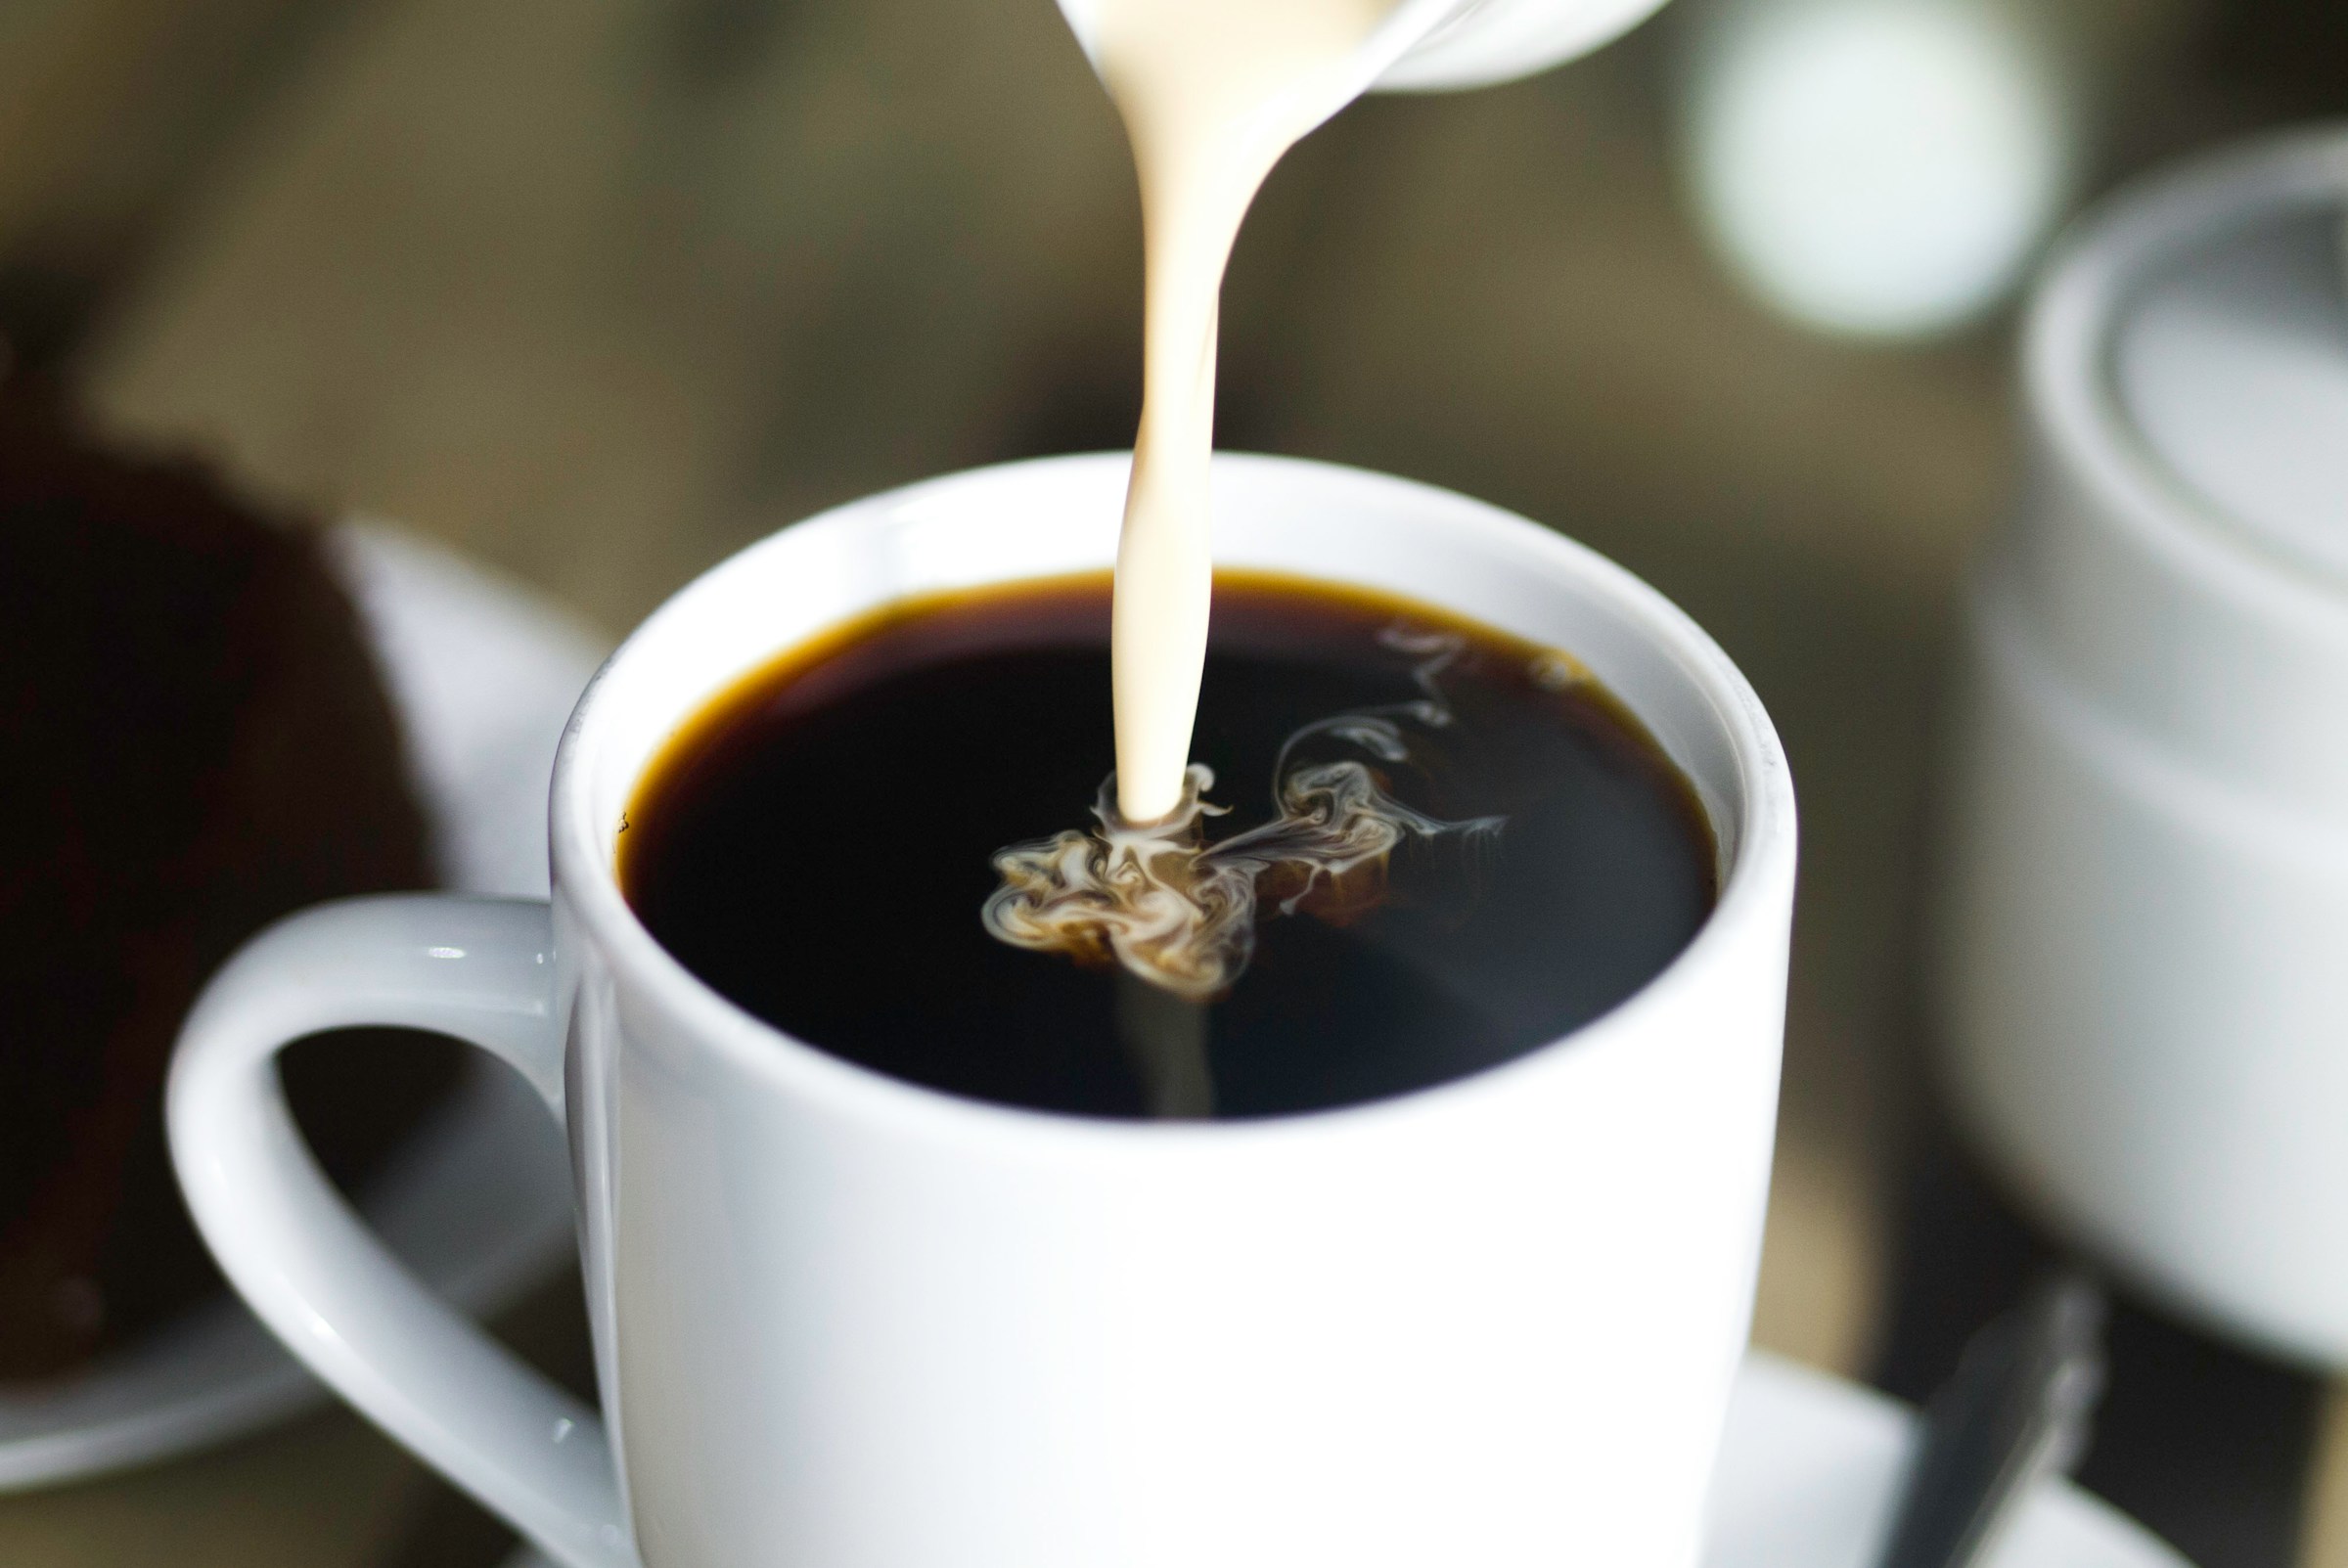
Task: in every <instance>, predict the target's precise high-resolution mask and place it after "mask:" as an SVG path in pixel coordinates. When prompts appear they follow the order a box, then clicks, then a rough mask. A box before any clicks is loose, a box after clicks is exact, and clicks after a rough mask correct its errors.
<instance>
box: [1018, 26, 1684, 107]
mask: <svg viewBox="0 0 2348 1568" xmlns="http://www.w3.org/2000/svg"><path fill="white" fill-rule="evenodd" d="M1102 4H1103V0H1060V9H1061V13H1062V14H1063V15H1065V16H1066V17H1067V19H1068V25H1069V26H1070V27H1072V28H1074V29H1075V32H1076V41H1077V42H1078V43H1080V44H1082V45H1083V46H1084V51H1085V53H1086V54H1087V55H1088V56H1089V55H1091V54H1092V53H1093V38H1094V33H1095V19H1096V18H1097V17H1098V15H1099V13H1100V10H1101V7H1102ZM1662 4H1663V0H1400V3H1399V4H1397V5H1396V6H1395V7H1394V10H1393V12H1392V13H1391V14H1390V15H1389V16H1388V17H1387V18H1386V20H1385V22H1383V23H1381V24H1380V25H1379V27H1378V29H1377V33H1376V34H1375V35H1374V36H1373V37H1372V38H1371V40H1370V42H1369V44H1368V45H1367V46H1365V47H1364V49H1363V50H1362V53H1361V56H1360V59H1359V62H1358V65H1359V67H1360V69H1359V72H1358V75H1357V77H1356V79H1355V80H1354V82H1353V83H1352V84H1351V86H1352V90H1351V92H1349V93H1347V94H1345V97H1346V98H1351V97H1355V96H1358V95H1359V94H1361V93H1364V92H1368V91H1373V90H1378V91H1391V92H1441V91H1447V90H1449V89H1452V88H1459V87H1482V86H1486V85H1488V84H1490V83H1493V82H1503V81H1511V80H1513V79H1514V78H1516V77H1518V76H1530V75H1532V74H1533V73H1534V72H1536V71H1542V70H1547V69H1548V68H1549V67H1552V66H1555V65H1559V64H1561V63H1562V62H1564V61H1568V60H1571V59H1573V58H1574V57H1575V56H1576V55H1585V54H1588V53H1589V52H1590V51H1591V50H1593V49H1596V48H1597V47H1599V45H1601V44H1603V43H1606V42H1608V41H1609V40H1611V39H1614V38H1616V37H1619V36H1620V35H1621V34H1623V33H1625V32H1628V31H1629V30H1630V29H1631V28H1632V27H1634V26H1636V25H1638V24H1639V23H1640V22H1643V21H1645V20H1646V19H1647V18H1648V15H1650V14H1651V13H1653V12H1654V11H1656V10H1658V9H1659V8H1660V7H1661V6H1662ZM1340 102H1342V100H1340ZM1334 107H1336V106H1334V105H1332V109H1333V108H1334Z"/></svg>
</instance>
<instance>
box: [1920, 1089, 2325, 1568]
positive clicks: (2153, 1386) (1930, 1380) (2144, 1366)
mask: <svg viewBox="0 0 2348 1568" xmlns="http://www.w3.org/2000/svg"><path fill="white" fill-rule="evenodd" d="M1907 1180H1908V1187H1907V1194H1906V1203H1905V1207H1904V1212H1903V1213H1902V1215H1901V1216H1900V1221H1901V1223H1900V1225H1899V1228H1898V1232H1897V1233H1898V1236H1899V1241H1898V1256H1897V1258H1896V1259H1895V1262H1894V1266H1893V1272H1892V1277H1891V1281H1890V1294H1889V1300H1888V1301H1887V1302H1886V1304H1885V1306H1886V1311H1887V1315H1888V1320H1889V1321H1888V1322H1887V1324H1886V1329H1885V1334H1884V1340H1883V1351H1882V1355H1881V1359H1880V1361H1879V1363H1878V1365H1877V1367H1876V1372H1875V1377H1874V1381H1875V1382H1876V1383H1878V1384H1879V1385H1880V1386H1881V1387H1883V1388H1884V1389H1886V1390H1887V1391H1889V1392H1890V1393H1893V1394H1896V1395H1898V1396H1900V1397H1901V1398H1904V1399H1911V1400H1920V1399H1923V1398H1926V1397H1928V1396H1929V1395H1930V1394H1931V1393H1932V1391H1933V1390H1934V1389H1935V1388H1936V1387H1938V1386H1939V1385H1940V1384H1941V1383H1942V1382H1943V1381H1944V1380H1945V1379H1946V1378H1947V1377H1948V1376H1949V1375H1950V1372H1951V1369H1952V1368H1953V1367H1954V1366H1956V1365H1957V1363H1958V1360H1959V1356H1960V1351H1961V1348H1962V1347H1963V1346H1964V1344H1965V1343H1966V1341H1967V1340H1968V1339H1969V1338H1970V1337H1971V1336H1972V1335H1973V1334H1974V1333H1975V1332H1977V1331H1978V1330H1979V1329H1980V1327H1981V1325H1982V1324H1983V1323H1986V1322H1990V1321H1991V1320H1992V1319H1993V1318H1994V1317H1995V1316H1996V1315H1997V1314H1998V1312H1999V1311H2000V1310H2001V1309H2002V1308H2003V1307H2004V1306H2005V1304H2006V1303H2007V1302H2009V1301H2011V1300H2012V1299H2014V1297H2015V1296H2016V1295H2018V1294H2019V1293H2020V1292H2021V1291H2023V1290H2024V1289H2026V1288H2027V1287H2028V1285H2029V1282H2030V1281H2031V1280H2032V1279H2033V1278H2036V1277H2041V1276H2042V1275H2043V1274H2044V1273H2045V1272H2046V1271H2047V1270H2048V1269H2050V1268H2053V1267H2055V1266H2056V1265H2057V1264H2058V1263H2059V1262H2060V1261H2061V1254H2060V1253H2059V1252H2058V1250H2057V1249H2056V1247H2055V1244H2054V1243H2053V1242H2052V1241H2051V1240H2049V1239H2047V1238H2046V1237H2045V1236H2044V1235H2043V1234H2042V1233H2041V1232H2038V1231H2037V1230H2036V1229H2035V1228H2033V1227H2032V1226H2031V1225H2030V1224H2029V1223H2028V1222H2027V1221H2025V1220H2023V1219H2022V1218H2021V1217H2020V1216H2019V1215H2017V1214H2016V1213H2014V1211H2013V1210H2012V1209H2011V1208H2009V1206H2008V1205H2007V1203H2006V1202H2005V1200H2004V1199H2003V1198H2002V1197H2001V1196H1999V1195H1998V1194H1997V1193H1996V1192H1995V1191H1994V1190H1993V1189H1992V1188H1991V1187H1989V1186H1988V1184H1987V1183H1986V1182H1985V1181H1984V1180H1983V1179H1982V1177H1981V1176H1980V1175H1979V1174H1978V1173H1977V1172H1976V1171H1975V1170H1974V1169H1973V1167H1972V1166H1971V1164H1970V1162H1969V1161H1968V1160H1966V1159H1965V1157H1964V1155H1963V1154H1962V1153H1961V1152H1960V1151H1959V1150H1958V1148H1957V1146H1956V1144H1955V1143H1954V1142H1953V1141H1952V1140H1951V1139H1950V1138H1949V1136H1948V1134H1947V1132H1946V1131H1945V1129H1937V1130H1935V1131H1934V1133H1933V1134H1932V1135H1931V1136H1930V1137H1929V1138H1927V1139H1923V1140H1920V1141H1919V1144H1918V1145H1917V1147H1916V1149H1915V1150H1914V1152H1913V1154H1912V1157H1911V1163H1910V1168H1909V1171H1908V1178H1907ZM2104 1345H2105V1357H2106V1366H2107V1383H2106V1388H2105V1393H2104V1397H2103V1402H2102V1406H2101V1408H2100V1411H2099V1412H2098V1414H2097V1417H2096V1443H2095V1447H2094V1449H2093V1450H2092V1451H2091V1452H2090V1454H2089V1455H2088V1456H2087V1459H2086V1462H2085V1463H2084V1464H2082V1465H2081V1466H2080V1469H2079V1474H2078V1480H2079V1482H2080V1484H2081V1485H2083V1486H2085V1487H2087V1488H2088V1489H2089V1490H2090V1491H2093V1492H2096V1493H2098V1494H2100V1496H2102V1497H2104V1498H2107V1499H2109V1500H2110V1501H2112V1502H2113V1503H2115V1504H2116V1505H2118V1506H2119V1507H2120V1508H2121V1509H2123V1510H2124V1511H2126V1512H2128V1513H2130V1514H2133V1515H2134V1516H2135V1517H2137V1518H2138V1519H2140V1520H2142V1521H2143V1522H2144V1523H2145V1526H2147V1527H2148V1528H2149V1529H2151V1530H2152V1531H2153V1532H2154V1533H2156V1534H2157V1535H2159V1536H2161V1537H2162V1538H2163V1539H2164V1540H2166V1541H2168V1542H2170V1543H2171V1544H2172V1545H2174V1546H2176V1547H2177V1548H2178V1549H2179V1550H2180V1551H2182V1552H2184V1553H2185V1554H2186V1555H2187V1556H2188V1557H2190V1558H2191V1559H2192V1561H2193V1562H2194V1563H2196V1564H2198V1565H2199V1568H2287V1565H2289V1564H2292V1563H2294V1562H2296V1561H2297V1560H2298V1550H2299V1542H2300V1537H2301V1531H2302V1526H2303V1523H2304V1519H2303V1514H2304V1512H2305V1509H2306V1500H2305V1497H2304V1492H2303V1488H2304V1484H2305V1479H2306V1475H2307V1471H2308V1461H2309V1456H2310V1452H2311V1449H2312V1446H2313V1444H2314V1441H2315V1436H2316V1422H2317V1416H2318V1413H2319V1410H2320V1405H2321V1401H2322V1396H2323V1385H2322V1384H2321V1383H2320V1382H2319V1381H2318V1380H2317V1379H2316V1378H2314V1377H2312V1376H2310V1375H2308V1374H2307V1373H2305V1372H2303V1371H2301V1370H2299V1369H2297V1368H2294V1367H2289V1366H2282V1365H2280V1364H2278V1363H2275V1362H2272V1361H2267V1360H2264V1359H2262V1358H2259V1357H2256V1356H2251V1355H2248V1354H2246V1353H2244V1352H2240V1351H2236V1350H2234V1349H2232V1348H2230V1347H2228V1346H2226V1345H2225V1344H2223V1343H2221V1342H2220V1341H2218V1340H2216V1339H2214V1338H2211V1337H2209V1336H2208V1335H2206V1334H2203V1333H2201V1332H2199V1331H2198V1330H2196V1329H2194V1328H2191V1327H2189V1326H2187V1325H2185V1324H2183V1323H2181V1322H2177V1321H2176V1320H2175V1319H2173V1318H2170V1317H2169V1316H2167V1315H2166V1314H2164V1313H2162V1312H2161V1311H2160V1310H2158V1309H2157V1308H2155V1307H2152V1306H2150V1305H2148V1304H2146V1303H2145V1302H2144V1301H2142V1300H2140V1299H2136V1298H2132V1297H2131V1296H2129V1295H2127V1294H2126V1293H2125V1292H2116V1291H2115V1293H2114V1299H2113V1303H2112V1309H2111V1317H2110V1322H2109V1325H2108V1327H2107V1329H2106V1331H2105V1339H2104Z"/></svg>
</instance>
